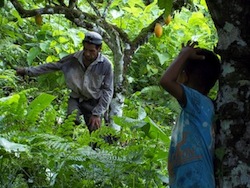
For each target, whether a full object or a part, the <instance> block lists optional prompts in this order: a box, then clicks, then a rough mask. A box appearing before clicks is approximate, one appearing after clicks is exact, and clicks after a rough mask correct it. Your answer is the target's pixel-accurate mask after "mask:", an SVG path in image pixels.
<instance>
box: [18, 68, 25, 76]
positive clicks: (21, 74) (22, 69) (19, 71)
mask: <svg viewBox="0 0 250 188" xmlns="http://www.w3.org/2000/svg"><path fill="white" fill-rule="evenodd" d="M16 74H17V75H19V76H24V75H25V74H26V72H25V69H24V68H17V69H16Z"/></svg>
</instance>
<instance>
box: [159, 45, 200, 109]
mask: <svg viewBox="0 0 250 188" xmlns="http://www.w3.org/2000/svg"><path fill="white" fill-rule="evenodd" d="M195 45H196V43H191V42H188V44H187V45H186V46H183V48H182V50H181V52H180V53H179V55H178V56H177V57H176V59H175V60H174V61H173V63H172V64H171V65H170V66H169V67H168V68H167V70H166V71H165V73H164V74H163V76H162V78H161V80H160V85H161V86H162V87H163V88H164V89H165V90H166V91H168V92H169V93H170V94H171V95H172V96H173V97H175V98H176V99H177V100H178V101H179V102H180V103H181V104H184V105H185V103H186V101H185V97H184V93H183V88H182V86H181V83H179V82H178V77H179V75H180V74H181V72H182V71H183V67H184V65H185V63H186V62H187V60H188V59H203V58H204V56H201V55H197V52H198V51H199V49H198V48H194V46H195Z"/></svg>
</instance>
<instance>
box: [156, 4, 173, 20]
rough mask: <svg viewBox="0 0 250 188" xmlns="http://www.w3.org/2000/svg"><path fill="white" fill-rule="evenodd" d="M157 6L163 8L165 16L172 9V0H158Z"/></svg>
mask: <svg viewBox="0 0 250 188" xmlns="http://www.w3.org/2000/svg"><path fill="white" fill-rule="evenodd" d="M158 7H159V9H165V10H164V18H165V17H167V16H168V15H169V14H170V13H171V11H172V7H173V0H158Z"/></svg>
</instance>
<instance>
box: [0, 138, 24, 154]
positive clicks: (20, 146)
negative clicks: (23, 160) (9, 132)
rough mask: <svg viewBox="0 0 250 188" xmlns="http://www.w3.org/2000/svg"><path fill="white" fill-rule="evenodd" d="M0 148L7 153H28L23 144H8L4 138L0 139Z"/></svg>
mask: <svg viewBox="0 0 250 188" xmlns="http://www.w3.org/2000/svg"><path fill="white" fill-rule="evenodd" d="M0 146H1V147H3V148H4V149H5V150H6V151H8V152H12V151H14V152H18V153H19V152H22V151H28V146H27V145H23V144H17V143H14V142H10V141H8V140H7V139H5V138H2V137H0Z"/></svg>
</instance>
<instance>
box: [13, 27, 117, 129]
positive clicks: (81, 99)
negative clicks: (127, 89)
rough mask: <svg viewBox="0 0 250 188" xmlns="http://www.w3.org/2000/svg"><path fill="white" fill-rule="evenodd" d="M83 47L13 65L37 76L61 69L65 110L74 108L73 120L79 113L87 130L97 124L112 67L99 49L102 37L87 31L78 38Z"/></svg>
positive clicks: (19, 71)
mask: <svg viewBox="0 0 250 188" xmlns="http://www.w3.org/2000/svg"><path fill="white" fill-rule="evenodd" d="M82 43H83V50H81V51H79V52H76V53H74V54H70V55H68V56H66V57H64V58H63V59H61V60H60V61H58V62H56V63H46V64H43V65H39V66H35V67H25V68H17V70H16V73H17V75H29V76H39V75H41V74H46V73H50V72H53V71H58V70H61V71H62V72H63V73H64V76H65V81H66V84H67V87H68V88H69V89H70V90H71V93H70V96H69V100H68V110H67V114H68V115H69V114H71V113H72V112H73V111H74V110H77V117H76V120H75V123H76V124H77V125H79V124H80V123H81V121H80V118H79V117H80V115H83V117H84V120H85V123H86V125H87V126H88V129H89V131H90V132H92V131H94V130H96V129H98V128H100V126H101V122H102V116H103V114H104V113H105V112H106V111H107V109H108V106H109V104H110V102H111V99H112V96H113V69H112V65H111V62H110V61H109V59H108V58H107V57H105V56H104V55H103V54H102V53H101V48H102V37H101V35H100V34H98V33H96V32H93V31H91V32H87V33H86V34H85V38H84V40H83V41H82Z"/></svg>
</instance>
